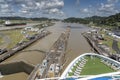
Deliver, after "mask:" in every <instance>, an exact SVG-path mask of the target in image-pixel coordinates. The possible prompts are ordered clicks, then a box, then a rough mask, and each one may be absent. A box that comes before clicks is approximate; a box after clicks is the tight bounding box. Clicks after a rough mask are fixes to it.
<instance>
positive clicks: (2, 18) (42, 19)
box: [0, 16, 58, 21]
mask: <svg viewBox="0 0 120 80" xmlns="http://www.w3.org/2000/svg"><path fill="white" fill-rule="evenodd" d="M0 20H33V21H45V20H58V19H49V18H46V17H40V18H26V17H18V16H15V17H0Z"/></svg>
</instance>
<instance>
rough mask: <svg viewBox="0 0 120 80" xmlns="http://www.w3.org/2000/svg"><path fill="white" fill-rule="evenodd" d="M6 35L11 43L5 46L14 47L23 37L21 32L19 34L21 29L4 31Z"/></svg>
mask: <svg viewBox="0 0 120 80" xmlns="http://www.w3.org/2000/svg"><path fill="white" fill-rule="evenodd" d="M4 33H5V34H6V35H8V36H9V37H10V40H11V43H10V44H9V45H8V47H7V48H12V47H14V46H15V45H16V44H17V43H18V42H20V41H21V40H22V39H24V37H23V34H21V30H20V29H18V30H9V31H4Z"/></svg>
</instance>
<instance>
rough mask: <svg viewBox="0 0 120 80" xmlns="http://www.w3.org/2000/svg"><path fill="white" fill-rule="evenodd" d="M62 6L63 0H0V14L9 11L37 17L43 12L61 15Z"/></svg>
mask: <svg viewBox="0 0 120 80" xmlns="http://www.w3.org/2000/svg"><path fill="white" fill-rule="evenodd" d="M3 3H4V5H2V4H3ZM63 6H64V1H63V0H0V12H1V13H0V16H2V15H3V14H4V15H5V14H6V12H10V11H11V12H14V15H16V16H18V15H19V16H25V15H24V14H29V15H28V16H27V17H33V16H36V17H37V16H39V15H41V14H44V13H46V14H48V15H49V14H54V15H57V16H59V15H63V11H62V8H63ZM7 14H9V13H7ZM6 16H7V15H6Z"/></svg>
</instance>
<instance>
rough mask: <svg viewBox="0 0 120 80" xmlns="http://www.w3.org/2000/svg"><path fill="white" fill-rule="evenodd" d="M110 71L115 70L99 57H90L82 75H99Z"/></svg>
mask: <svg viewBox="0 0 120 80" xmlns="http://www.w3.org/2000/svg"><path fill="white" fill-rule="evenodd" d="M108 72H114V70H113V69H111V68H110V67H108V66H107V65H105V64H104V63H102V62H101V60H100V59H99V58H94V59H90V58H88V61H87V62H86V64H85V66H84V68H83V69H82V72H81V75H97V74H103V73H108Z"/></svg>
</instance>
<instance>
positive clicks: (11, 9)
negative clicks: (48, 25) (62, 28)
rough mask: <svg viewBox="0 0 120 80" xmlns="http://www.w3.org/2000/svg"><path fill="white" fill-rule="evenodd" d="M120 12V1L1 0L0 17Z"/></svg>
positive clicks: (60, 16) (84, 15)
mask: <svg viewBox="0 0 120 80" xmlns="http://www.w3.org/2000/svg"><path fill="white" fill-rule="evenodd" d="M119 12H120V0H0V16H22V17H49V18H67V17H88V16H93V15H98V16H109V15H112V14H116V13H119Z"/></svg>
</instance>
